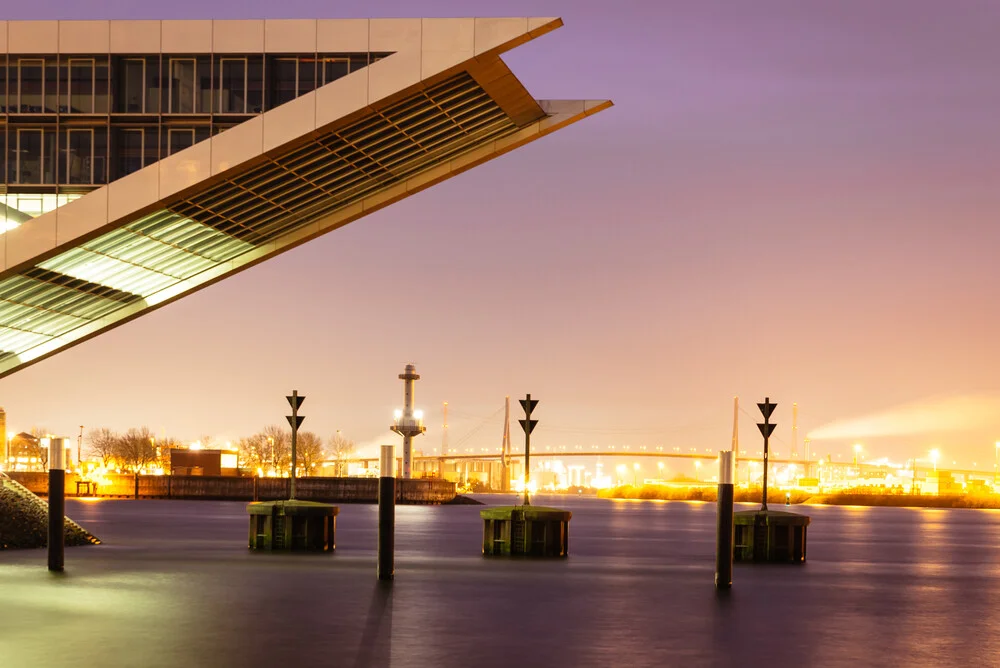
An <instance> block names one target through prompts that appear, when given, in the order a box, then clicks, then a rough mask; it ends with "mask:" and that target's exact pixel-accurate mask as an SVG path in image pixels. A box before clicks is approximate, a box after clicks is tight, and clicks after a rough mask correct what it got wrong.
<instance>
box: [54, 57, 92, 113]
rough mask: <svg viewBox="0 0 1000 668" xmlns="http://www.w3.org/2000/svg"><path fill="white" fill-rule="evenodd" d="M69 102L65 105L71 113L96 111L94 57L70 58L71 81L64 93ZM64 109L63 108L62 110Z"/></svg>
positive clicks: (64, 97)
mask: <svg viewBox="0 0 1000 668" xmlns="http://www.w3.org/2000/svg"><path fill="white" fill-rule="evenodd" d="M63 99H64V100H68V104H65V105H63V106H64V108H65V110H66V111H67V112H69V113H71V114H92V113H94V61H93V60H92V59H76V58H71V59H70V60H69V81H68V85H67V87H66V92H65V94H64V95H63ZM62 110H63V109H62V108H61V109H60V111H62Z"/></svg>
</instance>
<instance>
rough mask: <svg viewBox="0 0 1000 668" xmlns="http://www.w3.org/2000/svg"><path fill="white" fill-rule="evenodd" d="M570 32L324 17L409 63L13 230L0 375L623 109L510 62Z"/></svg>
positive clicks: (355, 76)
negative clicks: (564, 90) (531, 76)
mask: <svg viewBox="0 0 1000 668" xmlns="http://www.w3.org/2000/svg"><path fill="white" fill-rule="evenodd" d="M0 23H3V22H0ZM39 23H45V22H39ZM100 23H108V25H109V26H110V27H109V29H108V34H109V35H114V34H115V24H116V23H117V22H114V21H112V22H100ZM209 23H211V22H209ZM229 23H231V22H229ZM14 25H15V23H14V22H10V23H9V25H7V26H6V40H7V42H9V43H11V45H12V44H13V43H12V40H11V38H12V37H13V34H14V33H13V32H11V30H12V26H14ZM303 25H304V27H303V34H302V35H301V36H300V37H301V39H303V40H305V39H307V38H308V37H309V30H314V31H317V30H318V28H317V27H316V26H317V25H318V24H316V23H315V22H312V23H311V24H310V23H309V22H306V24H303ZM561 25H562V22H561V20H559V19H554V18H550V19H544V18H543V19H533V18H515V19H371V20H365V21H357V20H351V21H344V22H343V23H342V24H338V22H336V21H334V22H333V23H327V24H325V29H326V30H327V31H333V32H336V33H338V34H339V35H340V39H341V40H343V42H350V41H351V40H354V41H355V42H357V43H358V44H357V46H358V47H360V46H361V45H360V42H361V41H362V40H364V41H365V45H364V48H366V49H374V50H379V51H385V52H391V53H392V55H390V56H388V57H386V58H384V59H383V60H380V61H378V62H376V63H374V64H372V65H370V66H369V67H367V68H365V69H363V70H360V71H358V72H354V73H352V74H349V75H347V76H346V77H343V78H341V79H338V80H336V81H334V82H333V83H330V84H327V85H326V86H322V87H321V88H318V89H317V90H315V91H313V92H311V93H309V94H307V95H304V96H301V97H299V98H297V99H295V100H293V101H291V102H288V103H286V104H284V105H282V106H280V107H277V108H275V109H273V110H271V111H268V112H267V113H264V114H262V115H260V116H257V117H255V118H254V119H252V120H249V121H246V122H244V123H242V124H241V125H239V126H237V127H235V128H232V129H230V130H227V131H225V132H223V133H221V134H219V135H216V136H215V137H213V138H212V139H211V140H207V141H204V142H201V143H199V144H196V145H194V146H192V147H191V148H188V149H186V150H184V151H182V152H179V153H177V154H174V155H171V156H169V157H167V158H165V159H163V160H161V161H159V162H157V163H155V164H153V165H150V166H148V167H146V168H144V169H142V170H140V171H138V172H136V173H134V174H131V175H129V176H126V177H125V178H123V179H119V180H117V181H115V182H113V183H111V184H109V185H108V186H105V187H102V188H100V189H99V190H96V191H93V192H91V193H89V194H87V195H85V196H84V197H81V198H80V199H78V200H75V201H72V202H70V203H69V204H66V205H64V206H62V207H60V208H58V209H56V210H55V211H52V212H50V213H47V214H44V215H42V216H40V217H38V218H35V219H32V220H29V221H27V222H24V223H23V224H22V225H20V226H19V227H17V228H15V229H13V230H10V231H8V232H7V233H6V234H3V235H0V240H2V241H3V243H2V244H0V246H2V249H3V253H2V258H3V264H2V266H3V271H2V272H0V377H2V376H5V375H7V374H10V373H12V372H14V371H16V370H17V369H19V368H22V367H24V366H25V365H28V364H31V363H33V362H36V361H38V360H40V359H43V358H44V357H46V356H48V355H52V354H54V353H56V352H58V351H60V350H62V349H64V348H66V347H69V346H71V345H74V344H76V343H79V342H80V341H83V340H85V339H87V338H89V337H92V336H96V335H97V334H99V333H101V332H103V331H106V330H108V329H110V328H112V327H115V326H117V325H119V324H122V323H124V322H127V321H128V320H130V319H132V318H135V317H138V316H139V315H142V314H143V313H145V312H148V311H149V310H151V309H153V308H156V307H159V306H162V305H164V304H166V303H169V302H170V301H172V300H174V299H178V298H180V297H182V296H184V295H186V294H189V293H191V292H193V291H195V290H198V289H200V288H203V287H205V286H207V285H209V284H211V283H213V282H215V281H217V280H221V279H222V278H225V277H227V276H229V275H231V274H233V273H235V272H237V271H240V270H241V269H244V268H246V267H249V266H251V265H253V264H255V263H257V262H261V261H263V260H265V259H267V258H269V257H273V256H274V255H276V254H278V253H281V252H283V251H285V250H288V249H289V248H292V247H294V246H296V245H298V244H300V243H304V242H305V241H308V240H309V239H312V238H315V237H317V236H319V235H321V234H324V233H326V232H329V231H331V230H333V229H336V228H337V227H340V226H342V225H345V224H347V223H349V222H351V221H353V220H356V219H357V218H360V217H361V216H363V215H365V214H367V213H370V212H371V211H375V210H377V209H379V208H382V207H384V206H386V205H388V204H391V203H392V202H395V201H397V200H399V199H402V198H403V197H406V196H407V195H409V194H412V193H414V192H417V191H419V190H422V189H424V188H427V187H429V186H431V185H433V184H435V183H438V182H440V181H442V180H444V179H447V178H450V177H451V176H454V175H455V174H458V173H461V172H463V171H465V170H466V169H469V168H471V167H474V166H475V165H478V164H480V163H482V162H485V161H487V160H490V159H492V158H494V157H496V156H498V155H501V154H503V153H506V152H507V151H510V150H513V149H514V148H517V147H518V146H521V145H523V144H526V143H528V142H530V141H533V140H535V139H537V138H539V137H541V136H544V135H546V134H548V133H550V132H553V131H555V130H557V129H559V128H562V127H564V126H566V125H568V124H570V123H573V122H575V121H577V120H580V119H582V118H584V117H586V116H588V115H590V114H593V113H596V112H598V111H600V110H603V109H605V108H607V107H609V106H611V103H610V102H609V101H601V100H595V101H583V100H579V101H536V100H535V99H534V98H532V97H531V95H530V94H528V92H527V91H526V90H525V88H524V87H523V86H522V85H521V83H520V82H519V81H518V80H517V78H516V77H515V76H514V74H513V73H511V71H510V70H509V69H508V68H507V66H506V65H505V64H504V63H503V61H502V60H501V59H500V54H501V53H503V52H504V51H506V50H508V49H510V48H512V47H514V46H517V45H519V44H521V43H524V42H526V41H528V40H530V39H533V38H534V37H537V36H539V35H541V34H544V33H546V32H548V31H550V30H553V29H555V28H557V27H559V26H561ZM2 28H4V26H2V25H0V32H3V31H2ZM284 28H285V29H287V28H288V26H284ZM33 29H37V26H36V27H34V28H33ZM161 30H162V28H161ZM15 32H16V31H15ZM209 34H211V33H209ZM265 34H266V32H265ZM315 34H318V32H317V33H315ZM109 39H110V38H109ZM343 42H342V43H343ZM313 43H315V42H313ZM351 46H352V47H353V46H355V45H353V44H352V45H351ZM3 48H5V45H3V44H0V50H2V49H3ZM191 48H194V47H191Z"/></svg>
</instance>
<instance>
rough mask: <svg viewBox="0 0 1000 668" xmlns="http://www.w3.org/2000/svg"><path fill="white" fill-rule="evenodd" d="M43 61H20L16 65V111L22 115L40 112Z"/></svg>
mask: <svg viewBox="0 0 1000 668" xmlns="http://www.w3.org/2000/svg"><path fill="white" fill-rule="evenodd" d="M43 63H44V61H41V60H21V61H20V62H19V63H18V86H19V88H18V91H19V94H20V99H19V101H18V108H19V109H18V110H19V111H20V112H21V113H22V114H31V113H34V114H40V113H41V112H42V70H43Z"/></svg>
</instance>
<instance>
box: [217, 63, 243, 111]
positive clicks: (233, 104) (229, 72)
mask: <svg viewBox="0 0 1000 668" xmlns="http://www.w3.org/2000/svg"><path fill="white" fill-rule="evenodd" d="M219 64H220V67H219V70H220V76H219V113H222V114H245V113H247V61H246V59H245V58H223V59H222V60H221V61H220V63H219Z"/></svg>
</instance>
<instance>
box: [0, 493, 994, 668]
mask: <svg viewBox="0 0 1000 668" xmlns="http://www.w3.org/2000/svg"><path fill="white" fill-rule="evenodd" d="M499 501H500V502H506V501H507V500H506V499H503V500H499ZM539 503H544V504H549V505H563V506H565V507H567V508H569V509H570V510H572V511H573V513H574V515H573V520H572V522H571V525H570V531H571V543H570V544H571V546H572V550H573V551H572V554H571V556H570V557H569V558H568V559H567V560H565V561H559V562H546V561H530V560H529V561H517V560H515V561H509V560H489V559H484V558H483V557H482V556H481V542H480V541H481V531H482V526H481V523H480V519H479V509H478V508H477V507H475V506H454V507H401V508H400V509H399V514H398V516H397V517H398V519H397V521H398V525H397V543H396V544H397V552H396V580H395V582H394V583H393V584H392V586H391V587H390V588H386V587H380V586H377V584H376V581H375V560H374V556H375V544H376V535H375V518H376V515H375V508H374V507H373V506H350V505H348V506H342V507H341V513H340V516H339V517H338V536H337V545H338V550H337V553H336V554H335V555H332V556H329V555H310V556H297V555H284V556H280V555H261V554H250V553H248V552H247V550H246V521H247V520H246V515H245V511H244V507H243V504H230V503H214V502H182V501H139V502H136V501H112V502H101V503H96V504H94V503H90V504H78V503H73V502H71V503H70V514H71V515H73V514H75V515H77V516H78V518H79V519H80V520H81V521H83V522H90V523H93V525H94V527H95V530H97V532H98V534H99V535H100V537H101V538H102V539H104V540H105V545H103V546H100V547H93V548H76V549H71V550H68V552H67V569H68V571H67V577H66V578H64V579H61V580H53V579H52V578H49V577H47V575H48V574H47V573H46V572H45V570H44V569H45V566H44V564H45V554H44V551H33V552H17V553H14V552H9V553H0V610H2V612H3V628H2V629H0V657H2V658H0V665H3V667H4V668H7V666H22V665H23V666H32V667H34V666H38V667H39V668H44V667H45V666H63V665H70V664H72V665H77V666H87V665H100V666H102V667H104V668H107V667H110V666H119V665H120V666H138V665H141V666H211V667H212V668H225V667H226V666H240V667H241V668H245V667H246V666H255V665H271V664H275V665H279V666H288V667H289V668H291V667H292V666H299V665H301V666H311V665H346V666H352V665H353V666H386V665H392V666H394V667H396V668H401V667H407V666H475V668H492V667H493V666H497V667H501V666H502V667H504V668H509V667H510V666H512V665H528V666H546V665H551V666H564V665H566V666H570V665H572V666H608V665H613V666H616V665H622V666H624V665H629V666H632V665H635V666H643V665H698V666H700V665H709V666H711V665H718V666H728V665H735V664H739V665H748V666H754V665H769V664H770V665H775V666H825V665H837V666H839V665H849V664H855V665H864V666H898V665H915V666H925V665H926V666H939V665H954V664H961V663H970V664H975V665H994V664H995V657H996V656H997V655H998V653H1000V640H998V637H997V634H995V633H994V629H995V628H996V625H997V624H998V623H1000V618H998V616H997V612H996V611H997V609H998V607H1000V606H998V602H997V600H996V599H995V594H994V592H996V591H998V590H1000V569H998V567H997V565H996V564H998V563H1000V514H998V513H991V512H980V511H970V510H943V511H937V510H936V511H932V512H928V511H914V510H907V509H895V508H866V509H855V508H837V507H811V508H808V509H799V508H794V507H793V510H804V511H805V512H807V513H808V514H810V515H811V516H812V518H813V524H812V526H811V527H810V529H809V543H810V544H809V562H808V563H807V564H805V565H804V566H800V567H778V566H750V565H737V568H736V571H735V573H734V588H733V591H732V593H731V594H730V596H728V597H717V596H716V595H715V593H714V589H713V586H712V577H713V567H714V527H715V516H714V512H715V508H714V505H713V504H687V503H672V502H670V503H645V502H630V503H613V502H608V501H602V500H595V499H578V498H571V499H539ZM53 622H54V623H55V625H56V628H58V629H59V633H58V634H57V635H56V636H55V637H53V636H52V635H51V634H49V633H46V629H47V624H49V623H53Z"/></svg>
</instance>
